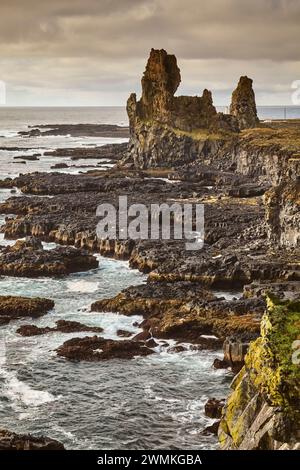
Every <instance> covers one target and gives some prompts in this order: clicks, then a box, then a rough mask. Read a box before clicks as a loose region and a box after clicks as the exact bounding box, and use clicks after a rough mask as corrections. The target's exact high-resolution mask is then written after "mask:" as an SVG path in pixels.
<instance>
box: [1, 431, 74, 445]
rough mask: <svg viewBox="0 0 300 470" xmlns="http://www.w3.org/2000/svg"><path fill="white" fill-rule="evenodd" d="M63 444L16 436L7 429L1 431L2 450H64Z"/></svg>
mask: <svg viewBox="0 0 300 470" xmlns="http://www.w3.org/2000/svg"><path fill="white" fill-rule="evenodd" d="M64 449H65V448H64V446H63V444H61V443H60V442H58V441H56V440H55V439H50V438H49V437H44V436H40V437H37V436H32V435H31V434H16V433H14V432H11V431H7V430H6V429H1V430H0V450H64Z"/></svg>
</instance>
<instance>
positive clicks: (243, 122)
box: [230, 77, 259, 130]
mask: <svg viewBox="0 0 300 470" xmlns="http://www.w3.org/2000/svg"><path fill="white" fill-rule="evenodd" d="M252 83H253V80H251V78H248V77H241V78H240V80H239V83H238V86H237V88H236V89H235V90H234V92H233V93H232V99H231V105H230V114H231V115H232V116H235V117H236V118H237V120H238V124H239V128H240V129H241V130H242V129H247V128H250V127H256V126H257V125H258V124H259V119H258V117H257V110H256V103H255V94H254V91H253V88H252Z"/></svg>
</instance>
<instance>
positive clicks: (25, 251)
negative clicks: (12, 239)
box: [0, 237, 98, 277]
mask: <svg viewBox="0 0 300 470" xmlns="http://www.w3.org/2000/svg"><path fill="white" fill-rule="evenodd" d="M97 267H98V261H97V259H96V258H95V257H94V256H92V255H90V254H88V253H87V252H86V251H84V250H79V249H77V248H73V247H58V248H55V249H54V250H44V249H43V247H42V244H41V242H40V240H38V239H37V238H34V237H27V238H26V240H25V241H23V240H19V241H17V242H16V243H15V245H13V246H12V247H6V248H3V249H2V251H0V274H3V275H6V276H26V277H37V276H60V275H65V274H69V273H72V272H78V271H86V270H89V269H95V268H97Z"/></svg>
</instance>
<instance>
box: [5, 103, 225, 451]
mask: <svg viewBox="0 0 300 470" xmlns="http://www.w3.org/2000/svg"><path fill="white" fill-rule="evenodd" d="M79 122H80V123H91V124H92V123H103V124H104V123H105V124H107V123H111V124H119V125H126V124H127V118H126V113H125V109H124V108H35V109H34V108H0V147H2V148H3V150H0V178H1V179H3V178H5V177H8V176H9V177H13V176H17V175H18V174H19V173H28V172H34V171H46V172H50V171H51V166H52V165H53V164H54V163H57V162H58V161H59V162H62V161H63V162H65V163H70V159H69V158H61V157H60V158H59V159H58V158H55V157H46V156H44V152H45V151H47V150H51V149H55V148H69V147H88V146H94V145H97V146H101V145H104V144H105V143H114V142H121V141H124V139H103V138H101V139H100V138H93V137H81V138H78V137H76V138H74V137H71V136H48V137H20V136H19V135H18V131H20V130H26V128H27V126H28V125H38V124H49V125H50V126H51V124H66V123H68V124H72V123H73V124H76V123H79ZM12 147H18V149H15V150H13V151H11V150H9V148H12ZM34 153H39V154H41V157H40V160H38V161H27V162H26V164H21V163H20V162H17V163H16V159H15V158H14V157H16V156H22V155H25V154H26V155H32V154H34ZM76 163H77V164H78V165H80V163H84V164H88V163H89V162H88V161H86V160H82V161H81V160H79V161H77V162H76ZM90 164H91V165H92V164H95V161H91V162H90ZM105 166H106V165H105V163H103V168H105ZM58 171H62V172H68V173H70V172H71V173H78V172H79V171H82V170H80V169H78V168H66V169H63V170H58ZM84 171H86V169H85V170H84ZM19 194H20V192H17V193H16V195H17V196H18V195H19ZM10 196H11V192H10V190H6V189H2V190H0V201H5V200H6V199H7V198H8V197H10ZM28 197H30V196H28ZM3 222H4V215H2V216H1V215H0V225H2V223H3ZM12 243H14V241H11V240H9V241H8V240H4V237H3V234H0V244H1V245H8V244H12ZM54 246H55V244H53V243H44V248H45V249H48V250H51V249H52V248H53V247H54ZM98 260H99V268H97V269H94V270H91V271H87V272H84V273H76V274H71V275H69V276H65V277H64V278H50V279H49V278H39V279H30V278H17V277H9V276H2V277H0V295H16V296H20V295H24V296H28V297H33V296H40V297H47V298H51V299H53V300H54V301H55V308H54V310H53V311H52V312H50V313H49V314H47V315H45V316H43V317H41V318H39V319H35V320H18V321H13V322H11V324H9V325H7V326H2V327H0V423H1V428H7V429H10V430H11V431H14V432H17V433H31V434H33V435H38V434H43V435H47V436H49V437H52V438H55V439H58V440H59V441H61V442H63V443H64V444H65V446H66V447H67V448H68V449H103V450H110V449H124V450H125V449H128V450H130V449H151V450H153V449H214V448H217V447H218V443H217V438H216V437H215V436H212V435H209V436H204V435H202V434H201V431H203V429H204V428H205V427H206V426H208V425H210V424H212V422H213V421H212V420H211V419H210V418H207V417H205V415H204V404H205V402H206V401H207V399H208V398H211V397H216V398H224V397H225V396H226V395H227V394H228V391H229V384H230V381H231V379H232V374H231V373H229V372H228V371H226V370H215V369H214V368H213V367H212V363H213V361H214V359H215V358H216V357H222V352H221V351H219V352H210V351H194V350H192V349H188V350H187V351H183V352H180V353H174V352H167V351H166V349H165V348H164V349H163V348H160V347H158V349H157V354H154V355H151V356H148V357H143V358H136V359H132V360H131V361H126V362H124V361H121V360H111V361H107V362H99V363H85V362H80V363H72V362H68V361H65V360H64V359H62V358H58V357H57V356H56V353H55V349H56V348H57V347H58V346H59V345H61V344H62V343H63V342H64V341H66V340H67V339H69V338H71V337H75V336H76V337H78V336H86V335H87V333H76V334H63V333H51V334H46V335H42V336H36V337H21V336H19V335H17V334H16V330H17V328H18V327H19V326H20V325H21V324H35V325H37V326H54V324H55V322H56V321H57V320H59V319H67V320H75V321H79V322H82V323H85V324H87V325H95V326H101V327H103V328H104V333H103V336H104V337H106V338H113V339H115V338H117V335H116V332H117V330H118V329H126V330H129V331H131V332H132V333H133V334H135V333H137V332H139V331H140V330H139V329H138V327H136V326H135V324H136V322H137V321H141V317H126V316H123V315H119V314H115V313H109V312H108V313H91V312H90V305H91V303H92V302H94V301H95V300H97V299H101V298H104V297H112V296H114V295H116V294H117V293H118V292H120V291H121V290H122V289H124V288H126V287H128V286H130V285H135V284H140V283H144V282H145V280H146V278H145V276H144V275H143V274H141V273H140V272H138V271H136V270H132V269H130V268H129V265H128V262H126V261H119V260H113V259H108V258H104V257H102V256H100V255H98ZM218 295H220V296H222V295H225V296H227V297H228V298H230V297H232V295H233V294H230V293H228V292H226V293H223V292H219V293H218ZM169 343H170V345H171V346H172V344H174V342H172V341H170V342H169Z"/></svg>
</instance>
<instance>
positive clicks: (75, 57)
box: [0, 0, 300, 106]
mask: <svg viewBox="0 0 300 470" xmlns="http://www.w3.org/2000/svg"><path fill="white" fill-rule="evenodd" d="M299 26H300V0H251V1H250V0H184V1H183V0H51V1H50V0H48V1H47V0H0V94H1V89H3V86H4V85H3V83H4V84H5V86H6V105H8V106H123V105H124V104H125V103H126V100H127V98H128V96H129V94H130V93H131V92H137V93H138V95H139V94H140V80H141V76H142V73H143V71H144V69H145V64H146V61H147V58H148V56H149V51H150V49H151V48H152V47H154V48H157V49H162V48H163V49H166V50H167V52H168V53H170V54H175V55H176V56H177V61H178V65H179V67H180V69H181V78H182V82H181V85H180V87H179V89H178V92H177V94H183V95H199V94H202V90H203V89H204V88H208V89H210V90H212V92H213V97H214V103H215V105H220V106H221V105H228V104H229V102H230V95H231V92H232V90H233V89H234V88H235V86H236V84H237V81H238V79H239V77H240V76H241V75H248V76H250V77H251V78H253V80H254V89H255V92H256V98H257V104H258V105H290V104H292V101H291V96H292V92H293V90H292V88H291V86H292V82H293V81H295V80H300V47H299V44H300V27H299ZM1 82H2V83H1ZM0 104H1V96H0Z"/></svg>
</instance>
